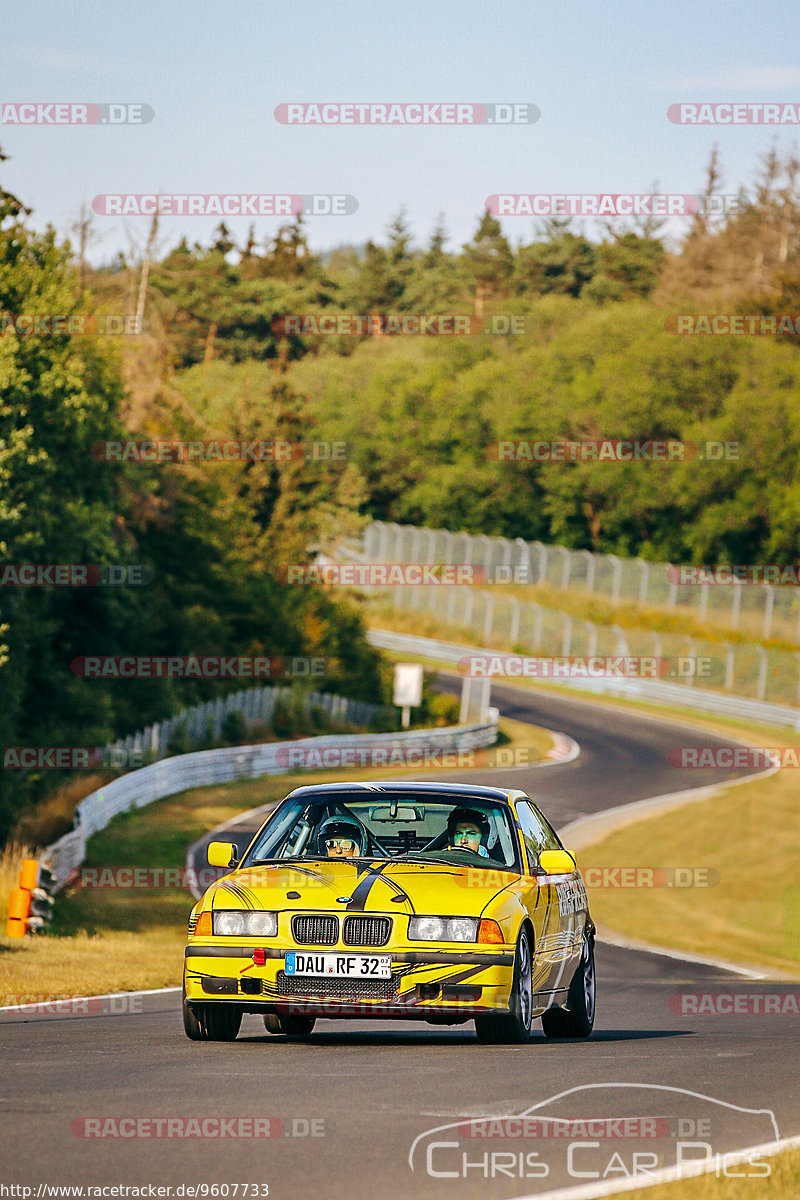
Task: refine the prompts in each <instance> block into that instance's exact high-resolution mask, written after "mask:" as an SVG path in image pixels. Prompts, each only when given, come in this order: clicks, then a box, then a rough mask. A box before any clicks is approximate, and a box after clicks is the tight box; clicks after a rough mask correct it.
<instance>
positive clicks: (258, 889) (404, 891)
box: [202, 859, 519, 916]
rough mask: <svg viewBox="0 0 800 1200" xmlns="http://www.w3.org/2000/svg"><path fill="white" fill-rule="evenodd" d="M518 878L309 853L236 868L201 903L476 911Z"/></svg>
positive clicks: (459, 913)
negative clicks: (294, 858)
mask: <svg viewBox="0 0 800 1200" xmlns="http://www.w3.org/2000/svg"><path fill="white" fill-rule="evenodd" d="M518 878H519V876H518V875H516V874H515V873H514V872H512V871H501V870H498V869H495V868H492V867H487V868H481V867H460V866H456V865H452V866H451V865H445V864H439V863H428V864H425V865H422V864H420V863H407V862H405V863H391V862H390V863H388V864H386V865H384V863H383V862H381V863H378V864H375V863H372V864H364V863H360V864H359V863H352V862H348V861H346V860H338V861H336V862H332V861H330V860H324V859H323V860H316V859H310V860H309V861H308V862H302V863H300V862H297V863H287V864H286V865H285V866H284V865H277V864H276V865H272V864H270V865H264V866H259V867H245V868H244V869H242V870H241V871H234V872H233V873H231V874H230V875H226V876H225V877H224V878H223V879H220V880H218V881H217V883H216V884H214V885H212V887H210V888H209V889H208V891H207V892H206V894H205V896H204V897H203V903H202V908H205V909H208V908H215V909H221V908H228V909H239V908H243V909H271V910H277V911H286V910H287V909H288V910H297V911H302V912H308V911H309V910H311V911H319V910H325V911H331V910H332V911H334V912H383V913H393V912H398V911H399V912H408V913H413V912H417V913H432V914H433V913H441V914H443V915H446V916H475V915H478V914H479V913H480V912H481V911H482V910H483V908H484V907H485V906H486V904H487V903H488V901H489V900H490V899H491V898H492V897H493V896H495V895H496V894H497V893H498V892H499V891H502V890H503V888H505V887H508V885H509V884H510V883H513V882H514V881H515V880H516V879H518Z"/></svg>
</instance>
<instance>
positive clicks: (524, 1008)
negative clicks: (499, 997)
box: [475, 929, 533, 1046]
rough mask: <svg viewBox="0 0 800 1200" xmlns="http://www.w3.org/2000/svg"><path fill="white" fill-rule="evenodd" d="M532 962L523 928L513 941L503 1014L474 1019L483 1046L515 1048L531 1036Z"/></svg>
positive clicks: (489, 1014) (528, 936)
mask: <svg viewBox="0 0 800 1200" xmlns="http://www.w3.org/2000/svg"><path fill="white" fill-rule="evenodd" d="M532 974H533V959H532V956H531V941H530V935H529V933H528V931H527V929H522V930H521V931H520V935H519V937H518V938H517V949H516V952H515V954H514V979H513V982H512V984H511V996H510V998H509V1004H508V1012H507V1013H487V1014H486V1016H485V1017H476V1018H475V1032H476V1033H477V1035H478V1041H479V1042H483V1043H485V1044H487V1045H495V1046H498V1045H501V1046H502V1045H505V1046H509V1045H510V1046H519V1045H522V1044H523V1043H525V1042H527V1041H528V1040H529V1039H530V1036H531V1026H532V1024H533V983H532Z"/></svg>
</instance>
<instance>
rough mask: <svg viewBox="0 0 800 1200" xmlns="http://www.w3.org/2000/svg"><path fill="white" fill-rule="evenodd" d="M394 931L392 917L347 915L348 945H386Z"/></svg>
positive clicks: (346, 934)
mask: <svg viewBox="0 0 800 1200" xmlns="http://www.w3.org/2000/svg"><path fill="white" fill-rule="evenodd" d="M391 932H392V919H391V917H352V916H351V917H345V919H344V934H343V941H344V943H345V945H346V946H385V945H386V943H387V942H388V940H389V935H390V934H391Z"/></svg>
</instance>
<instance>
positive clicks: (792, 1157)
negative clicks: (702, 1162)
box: [621, 1149, 800, 1200]
mask: <svg viewBox="0 0 800 1200" xmlns="http://www.w3.org/2000/svg"><path fill="white" fill-rule="evenodd" d="M758 1161H759V1162H766V1163H769V1166H770V1174H769V1176H765V1177H758V1176H755V1175H749V1176H745V1177H743V1178H741V1179H726V1178H724V1177H718V1176H717V1175H716V1174H715V1173H714V1172H713V1171H710V1172H709V1173H708V1174H707V1175H697V1176H695V1178H693V1179H676V1180H674V1181H673V1182H672V1183H659V1184H656V1185H655V1187H648V1188H636V1189H635V1190H634V1191H632V1192H623V1193H621V1194H622V1195H624V1196H625V1198H626V1200H761V1197H762V1196H764V1197H768V1198H769V1200H795V1197H796V1196H798V1195H800V1150H794V1149H793V1150H784V1151H783V1153H782V1154H776V1155H774V1157H770V1158H765V1159H759V1160H758ZM752 1169H753V1168H752V1167H748V1165H747V1164H746V1163H745V1164H744V1165H741V1166H731V1167H729V1170H730V1172H731V1174H733V1172H735V1171H739V1172H742V1174H743V1175H744V1172H745V1171H747V1170H752Z"/></svg>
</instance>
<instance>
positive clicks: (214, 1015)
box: [183, 983, 242, 1042]
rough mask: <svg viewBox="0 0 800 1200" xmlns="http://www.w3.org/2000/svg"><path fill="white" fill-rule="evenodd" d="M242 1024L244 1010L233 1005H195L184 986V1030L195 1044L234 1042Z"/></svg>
mask: <svg viewBox="0 0 800 1200" xmlns="http://www.w3.org/2000/svg"><path fill="white" fill-rule="evenodd" d="M241 1023H242V1010H241V1008H238V1007H237V1006H236V1005H233V1004H194V1005H190V1004H189V1003H188V1002H187V1000H186V984H185V983H184V985H183V1028H184V1032H185V1033H186V1036H187V1037H188V1038H189V1039H190V1040H191V1041H193V1042H233V1041H235V1040H236V1035H237V1033H238V1032H239V1026H240V1025H241Z"/></svg>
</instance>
